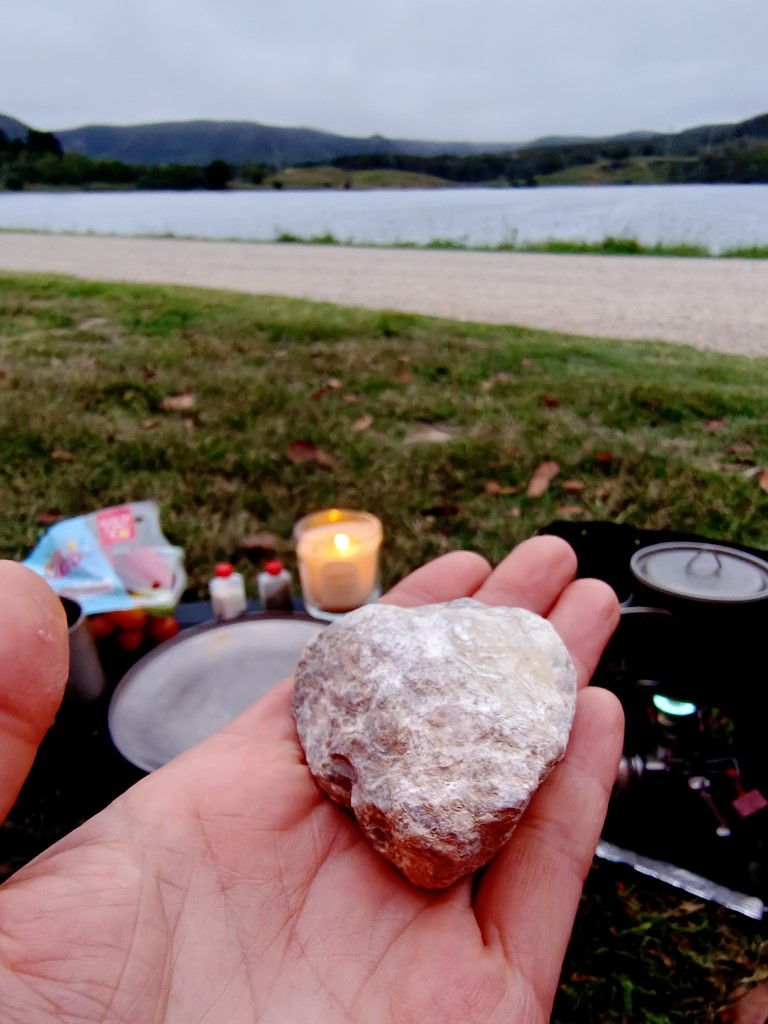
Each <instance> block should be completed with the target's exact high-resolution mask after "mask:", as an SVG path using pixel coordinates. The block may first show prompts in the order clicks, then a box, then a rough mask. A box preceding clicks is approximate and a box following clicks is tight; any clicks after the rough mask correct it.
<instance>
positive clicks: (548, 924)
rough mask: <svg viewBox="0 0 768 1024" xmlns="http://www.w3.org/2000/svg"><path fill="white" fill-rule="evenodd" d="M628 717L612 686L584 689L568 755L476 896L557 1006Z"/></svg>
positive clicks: (492, 930)
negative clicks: (557, 992) (557, 993)
mask: <svg viewBox="0 0 768 1024" xmlns="http://www.w3.org/2000/svg"><path fill="white" fill-rule="evenodd" d="M622 737H623V716H622V713H621V707H620V705H619V702H618V701H617V700H616V698H615V697H614V696H613V695H612V694H610V693H608V692H607V691H606V690H601V689H598V688H596V687H595V688H588V689H586V690H584V691H582V692H581V693H580V694H579V699H578V706H577V712H576V718H575V721H574V726H573V730H572V732H571V740H570V743H569V746H568V751H567V753H566V756H565V758H564V760H563V761H562V762H561V764H560V765H558V767H557V768H556V769H555V771H554V772H553V773H552V775H551V776H550V777H549V779H547V781H546V782H545V783H544V785H543V786H542V787H541V788H540V789H539V791H538V792H537V793H536V795H535V797H534V798H533V800H532V801H531V803H530V805H529V807H528V809H527V810H526V812H525V814H524V815H523V818H522V820H521V822H520V825H519V826H518V828H517V831H516V832H515V833H514V835H513V836H512V839H511V840H510V842H509V843H508V844H507V845H506V846H505V847H504V848H503V849H502V850H501V851H500V852H499V854H497V856H496V857H495V858H494V860H493V861H492V862H491V864H490V866H489V868H488V870H487V871H486V873H485V876H484V877H483V879H482V882H481V884H480V887H479V889H478V892H477V895H476V900H475V912H476V914H477V918H478V923H479V925H480V928H481V930H482V932H483V934H484V936H485V938H486V941H487V942H491V943H493V942H494V941H497V942H499V943H500V944H501V946H502V948H503V949H504V952H505V953H506V955H507V956H508V957H509V958H510V960H513V961H514V964H515V967H516V969H517V970H519V971H520V972H521V973H522V974H523V975H526V976H528V977H530V978H531V979H532V980H533V983H534V985H535V988H536V991H537V995H538V997H539V1000H540V1001H541V1005H542V1006H543V1007H545V1008H548V1007H549V1006H551V1002H552V998H553V994H554V991H555V987H556V985H557V981H558V978H559V974H560V969H561V966H562V962H563V957H564V956H565V952H566V948H567V945H568V940H569V937H570V934H571V929H572V927H573V921H574V918H575V916H576V911H577V909H578V905H579V898H580V896H581V891H582V887H583V884H584V879H585V878H586V876H587V872H588V871H589V868H590V865H591V863H592V858H593V857H594V852H595V847H596V845H597V841H598V839H599V837H600V831H601V829H602V826H603V821H604V819H605V813H606V809H607V805H608V800H609V797H610V793H611V788H612V785H613V781H614V779H615V776H616V768H617V765H618V762H619V757H620V756H621V747H622Z"/></svg>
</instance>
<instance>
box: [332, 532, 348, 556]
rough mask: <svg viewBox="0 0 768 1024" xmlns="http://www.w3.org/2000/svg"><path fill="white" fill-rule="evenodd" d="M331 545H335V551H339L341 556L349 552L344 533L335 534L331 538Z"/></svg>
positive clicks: (346, 537)
mask: <svg viewBox="0 0 768 1024" xmlns="http://www.w3.org/2000/svg"><path fill="white" fill-rule="evenodd" d="M333 543H334V544H335V545H336V550H337V551H340V552H341V553H342V554H344V552H345V551H347V550H349V537H348V536H347V535H346V533H337V534H336V536H335V537H334V538H333Z"/></svg>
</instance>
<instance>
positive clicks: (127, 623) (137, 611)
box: [109, 608, 147, 630]
mask: <svg viewBox="0 0 768 1024" xmlns="http://www.w3.org/2000/svg"><path fill="white" fill-rule="evenodd" d="M109 617H110V619H111V620H112V622H113V623H114V625H115V626H117V628H118V629H127V630H134V629H138V630H142V629H144V626H145V625H146V622H147V613H146V612H145V611H144V609H143V608H126V609H125V611H122V612H109Z"/></svg>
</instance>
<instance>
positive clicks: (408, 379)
mask: <svg viewBox="0 0 768 1024" xmlns="http://www.w3.org/2000/svg"><path fill="white" fill-rule="evenodd" d="M397 379H398V380H399V381H400V383H401V384H410V383H412V381H413V379H414V378H413V374H412V373H411V372H410V371H409V370H401V371H400V373H398V375H397Z"/></svg>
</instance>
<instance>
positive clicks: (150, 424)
mask: <svg viewBox="0 0 768 1024" xmlns="http://www.w3.org/2000/svg"><path fill="white" fill-rule="evenodd" d="M140 426H141V429H142V430H156V429H157V427H159V426H160V420H142V421H141V423H140Z"/></svg>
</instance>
